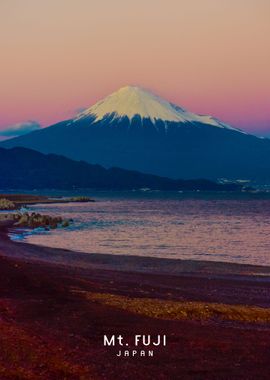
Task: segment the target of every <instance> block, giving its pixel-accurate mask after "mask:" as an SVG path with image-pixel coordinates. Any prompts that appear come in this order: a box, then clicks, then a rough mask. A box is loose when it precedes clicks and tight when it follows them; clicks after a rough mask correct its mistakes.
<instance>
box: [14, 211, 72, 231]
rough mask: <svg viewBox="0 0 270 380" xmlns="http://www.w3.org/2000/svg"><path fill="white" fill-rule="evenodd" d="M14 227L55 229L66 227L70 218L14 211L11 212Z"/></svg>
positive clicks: (70, 220)
mask: <svg viewBox="0 0 270 380" xmlns="http://www.w3.org/2000/svg"><path fill="white" fill-rule="evenodd" d="M13 220H14V227H24V228H38V227H43V228H45V229H48V230H49V229H55V228H57V227H68V226H69V225H70V223H71V222H72V219H63V218H62V217H61V216H50V215H43V214H39V213H35V212H32V213H28V212H24V213H16V214H13Z"/></svg>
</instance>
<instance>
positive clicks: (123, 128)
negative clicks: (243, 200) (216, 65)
mask: <svg viewBox="0 0 270 380" xmlns="http://www.w3.org/2000/svg"><path fill="white" fill-rule="evenodd" d="M1 145H2V146H4V147H14V146H24V147H28V148H32V149H36V150H38V151H40V152H43V153H57V154H63V155H65V156H67V157H70V158H72V159H75V160H84V161H87V162H89V163H92V164H96V163H97V164H101V165H103V166H105V167H107V168H109V167H114V166H117V167H121V168H124V169H131V170H139V171H141V172H144V173H151V174H155V175H161V176H166V177H171V178H184V179H189V178H209V179H213V180H216V179H218V178H221V177H222V178H224V177H225V178H229V179H238V178H241V179H249V180H252V181H255V182H268V183H270V140H268V139H260V138H258V137H255V136H252V135H249V134H246V133H244V132H243V131H240V130H237V129H234V128H232V127H230V126H228V125H226V124H225V123H222V122H221V121H219V120H217V119H215V118H212V117H211V116H201V115H196V114H193V113H191V112H188V111H187V110H184V109H183V108H181V107H178V106H176V105H173V104H171V103H169V102H167V101H166V100H163V99H161V98H159V97H157V96H155V95H153V94H151V93H149V92H147V91H145V90H142V89H140V88H138V87H131V86H128V87H124V88H122V89H120V90H119V91H117V92H116V93H113V94H112V95H110V96H109V97H107V98H105V99H104V100H101V101H100V102H98V103H96V104H95V105H93V106H92V107H90V108H88V109H87V110H85V111H84V112H82V113H80V114H79V115H77V116H76V117H75V118H74V119H73V120H67V121H63V122H60V123H58V124H55V125H53V126H51V127H48V128H45V129H43V130H39V131H36V132H33V133H30V134H28V135H25V136H22V137H18V138H15V139H12V140H8V141H5V142H3V143H2V144H1Z"/></svg>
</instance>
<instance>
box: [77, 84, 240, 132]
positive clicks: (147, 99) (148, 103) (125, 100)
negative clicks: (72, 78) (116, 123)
mask: <svg viewBox="0 0 270 380" xmlns="http://www.w3.org/2000/svg"><path fill="white" fill-rule="evenodd" d="M111 114H113V115H115V117H124V116H126V117H128V118H129V119H130V120H131V119H132V118H133V117H134V116H135V115H139V116H140V117H141V118H149V119H150V120H151V121H152V122H153V123H154V122H155V121H156V120H162V121H164V122H166V121H170V122H178V123H179V122H180V123H185V122H189V123H203V124H208V125H209V124H210V125H213V126H216V127H220V128H229V129H234V128H232V127H230V126H229V125H226V124H224V123H222V122H220V121H219V120H217V119H215V118H213V117H211V116H206V115H196V114H194V113H191V112H189V111H187V110H185V109H183V108H181V107H179V106H176V105H174V104H172V103H170V102H168V101H167V100H165V99H162V98H160V97H159V96H157V95H154V94H153V93H152V92H150V91H148V90H145V89H144V88H142V87H139V86H124V87H121V88H120V89H119V90H118V91H115V92H113V93H112V94H111V95H109V96H107V97H106V98H104V99H102V100H100V101H99V102H97V103H96V104H94V105H93V106H92V107H90V108H88V109H86V110H85V111H84V112H82V113H80V114H79V115H78V116H77V117H76V119H75V121H76V120H78V119H81V118H84V117H88V116H93V117H94V118H95V121H98V120H101V119H103V118H104V117H105V116H107V115H111Z"/></svg>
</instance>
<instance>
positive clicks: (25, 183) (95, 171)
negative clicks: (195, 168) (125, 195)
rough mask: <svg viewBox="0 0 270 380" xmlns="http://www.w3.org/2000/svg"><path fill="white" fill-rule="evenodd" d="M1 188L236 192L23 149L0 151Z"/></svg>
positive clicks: (205, 182)
mask: <svg viewBox="0 0 270 380" xmlns="http://www.w3.org/2000/svg"><path fill="white" fill-rule="evenodd" d="M0 188H1V189H11V188H12V189H28V190H29V189H45V188H47V189H49V188H53V189H74V188H92V189H103V190H132V189H140V188H150V189H153V190H186V191H193V190H201V191H237V190H241V186H240V185H237V184H227V185H222V184H217V183H214V182H212V181H208V180H204V179H201V180H187V181H185V180H173V179H170V178H164V177H159V176H154V175H149V174H143V173H140V172H136V171H128V170H124V169H119V168H110V169H105V168H103V167H102V166H100V165H91V164H88V163H86V162H83V161H74V160H71V159H68V158H66V157H63V156H59V155H55V154H48V155H45V154H42V153H40V152H37V151H34V150H31V149H27V148H21V147H18V148H12V149H4V148H0Z"/></svg>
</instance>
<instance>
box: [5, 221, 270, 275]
mask: <svg viewBox="0 0 270 380" xmlns="http://www.w3.org/2000/svg"><path fill="white" fill-rule="evenodd" d="M11 227H12V223H10V224H9V223H8V222H7V224H6V225H3V223H1V222H0V238H1V240H2V244H1V242H0V248H1V245H3V244H4V246H5V250H6V252H7V253H8V254H9V257H11V258H12V257H14V258H18V259H20V258H24V259H27V260H33V261H38V262H39V261H40V262H45V263H49V264H54V265H64V266H73V267H74V266H75V267H78V268H84V269H86V268H91V269H94V268H96V269H104V270H118V271H124V272H138V273H146V274H147V273H149V274H151V273H152V274H158V275H174V276H179V275H181V276H190V275H192V276H198V277H208V278H224V279H232V278H237V277H239V278H241V279H243V280H244V279H251V278H253V279H254V280H260V279H261V280H264V281H267V280H269V281H270V266H267V265H265V266H264V265H254V264H241V263H232V262H222V261H206V260H192V259H191V260H184V259H172V258H159V257H152V256H135V255H115V254H100V253H90V252H89V253H85V252H80V251H76V250H69V249H64V248H53V247H47V246H40V245H36V244H31V243H25V242H16V241H13V240H12V239H11V238H10V237H9V236H8V233H9V231H8V230H9V228H11ZM3 242H4V243H3Z"/></svg>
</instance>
